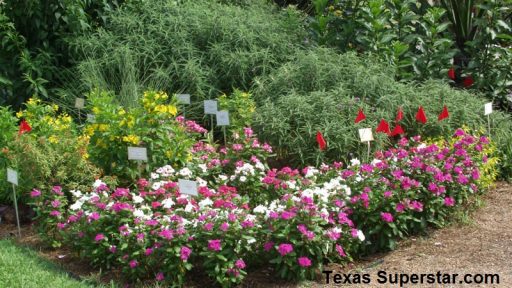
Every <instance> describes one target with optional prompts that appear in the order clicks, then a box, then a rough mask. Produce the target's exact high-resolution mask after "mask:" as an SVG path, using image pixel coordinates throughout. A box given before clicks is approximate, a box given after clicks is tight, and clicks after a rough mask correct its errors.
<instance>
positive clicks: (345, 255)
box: [31, 128, 494, 286]
mask: <svg viewBox="0 0 512 288" xmlns="http://www.w3.org/2000/svg"><path fill="white" fill-rule="evenodd" d="M488 144H489V141H488V140H487V139H486V138H485V137H475V136H472V135H469V134H467V133H465V132H464V131H463V130H461V129H459V130H457V131H456V133H455V135H454V138H453V140H452V141H450V142H442V143H438V144H428V145H427V144H425V143H423V142H421V139H420V137H413V138H410V139H405V138H403V139H401V140H400V141H399V142H398V144H397V145H396V147H394V148H392V149H389V150H387V151H383V152H378V153H376V158H375V159H374V160H373V161H372V162H371V163H363V164H362V163H360V162H359V161H358V160H357V159H353V160H352V161H351V163H350V165H349V166H348V167H345V168H344V167H343V165H342V164H341V163H333V164H332V165H322V166H321V167H318V168H315V167H306V168H304V169H301V170H298V169H292V168H289V167H285V168H282V169H279V170H278V169H270V168H268V165H267V164H266V158H267V157H268V155H269V153H271V151H272V148H271V147H270V146H268V145H266V144H261V143H260V142H259V141H258V139H257V138H255V137H254V135H252V130H251V129H249V128H246V129H244V133H242V135H238V134H235V135H234V140H233V143H230V144H229V145H227V146H226V147H222V148H220V149H219V148H216V147H214V146H213V145H211V144H208V143H207V142H197V143H196V144H195V145H193V148H192V150H191V153H192V160H191V161H190V162H189V163H188V164H187V165H186V166H185V167H183V168H181V169H177V168H175V167H172V166H164V167H161V168H158V169H156V170H155V171H154V173H152V174H151V178H150V179H139V180H138V182H137V183H136V188H132V189H127V188H120V187H118V188H115V187H109V186H108V185H107V184H106V183H104V182H102V181H101V180H97V181H96V182H95V184H94V185H93V187H92V188H91V190H90V191H77V190H74V191H66V193H67V192H69V195H68V196H66V195H67V194H65V193H64V192H63V191H62V189H61V188H60V187H54V188H53V190H52V191H50V192H40V191H37V190H34V191H32V193H31V196H32V197H33V198H32V199H33V202H34V205H35V209H36V211H37V212H38V215H39V221H38V223H39V225H40V226H41V227H44V230H45V233H46V234H47V235H52V237H54V239H56V240H58V241H60V242H61V243H62V244H64V245H68V246H70V247H73V248H74V249H76V250H77V251H79V253H81V254H82V255H83V256H84V257H86V258H88V259H90V261H91V263H92V264H94V265H96V266H98V267H104V268H112V267H119V268H121V269H122V271H123V274H124V275H126V276H127V277H128V278H129V279H130V280H131V281H136V280H140V279H145V278H148V277H154V278H155V279H156V281H166V282H167V283H172V284H173V285H176V286H179V285H181V284H182V283H183V282H184V281H185V279H186V276H187V273H189V271H190V270H191V269H192V268H194V267H195V268H198V269H202V270H203V271H205V272H206V273H207V274H208V275H209V276H210V277H211V278H212V279H213V280H215V281H216V282H218V283H219V284H221V285H222V286H230V285H231V284H235V283H239V282H240V281H241V280H242V279H243V278H244V276H245V275H246V271H247V269H248V268H249V267H252V266H255V265H259V264H262V263H269V264H271V265H273V266H274V267H275V273H276V275H277V276H279V277H282V278H287V279H304V278H312V277H314V274H315V272H317V271H318V270H319V269H321V267H322V265H323V264H324V262H326V261H338V262H339V261H350V260H351V259H352V258H353V257H357V256H358V255H360V253H365V252H368V251H375V250H382V249H388V248H391V249H392V248H394V246H395V241H396V240H397V239H400V238H402V237H405V236H406V235H408V234H412V233H418V232H420V231H424V230H425V228H426V227H427V226H428V225H443V223H445V222H446V221H449V220H450V219H451V216H452V215H453V213H454V212H456V211H457V210H458V209H464V208H465V206H466V205H467V204H468V203H469V202H470V200H471V198H472V195H474V194H475V193H477V192H478V191H479V189H480V188H482V187H481V186H482V185H483V184H482V183H484V182H482V181H481V180H482V179H481V178H482V176H486V175H480V174H481V171H488V170H489V169H490V168H491V169H492V167H490V168H489V167H487V166H489V165H491V166H492V165H494V162H493V161H487V158H486V157H487V156H486V155H485V150H486V148H487V146H488ZM178 179H191V180H195V181H197V182H198V184H199V188H198V192H199V195H198V196H195V197H193V196H188V195H185V194H181V193H180V191H179V189H178V184H177V182H178ZM68 200H70V201H68Z"/></svg>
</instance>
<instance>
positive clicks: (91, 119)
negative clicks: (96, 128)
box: [87, 114, 96, 123]
mask: <svg viewBox="0 0 512 288" xmlns="http://www.w3.org/2000/svg"><path fill="white" fill-rule="evenodd" d="M87 122H89V123H96V116H94V114H87Z"/></svg>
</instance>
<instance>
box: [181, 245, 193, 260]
mask: <svg viewBox="0 0 512 288" xmlns="http://www.w3.org/2000/svg"><path fill="white" fill-rule="evenodd" d="M190 254H192V249H190V248H188V247H187V246H181V249H180V258H181V260H183V261H187V260H188V257H190Z"/></svg>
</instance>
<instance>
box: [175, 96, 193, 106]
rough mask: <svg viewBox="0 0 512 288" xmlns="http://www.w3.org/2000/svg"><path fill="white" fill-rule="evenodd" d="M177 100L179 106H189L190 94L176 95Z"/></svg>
mask: <svg viewBox="0 0 512 288" xmlns="http://www.w3.org/2000/svg"><path fill="white" fill-rule="evenodd" d="M177 98H178V103H180V104H187V105H189V104H190V94H178V95H177Z"/></svg>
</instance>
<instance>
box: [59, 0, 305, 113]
mask: <svg viewBox="0 0 512 288" xmlns="http://www.w3.org/2000/svg"><path fill="white" fill-rule="evenodd" d="M220 2H221V1H204V0H202V1H179V2H176V1H166V0H161V1H156V2H155V1H153V2H147V1H136V2H134V3H133V4H130V5H128V4H127V5H125V7H124V9H120V10H118V11H117V12H116V13H114V14H113V15H112V16H111V17H110V18H109V25H108V26H107V27H105V29H100V30H98V31H97V32H96V33H92V34H90V35H85V36H84V37H82V38H80V39H77V40H76V41H75V42H74V49H75V51H77V53H78V55H77V57H78V58H80V59H83V61H81V62H80V63H79V64H78V67H77V70H78V71H80V77H79V79H76V80H77V81H76V82H73V85H75V86H81V87H84V90H86V89H88V88H90V87H98V88H100V89H104V90H108V91H113V92H114V93H115V95H117V96H118V97H119V99H125V101H122V104H124V105H125V106H130V105H132V104H131V103H130V102H134V99H137V98H138V97H139V96H140V95H141V92H142V91H144V90H145V89H146V88H147V89H156V90H162V91H178V92H183V91H184V92H185V93H190V94H191V95H192V98H193V100H194V101H198V100H203V99H209V98H214V97H217V96H218V95H219V94H221V93H228V94H229V93H231V91H233V88H238V89H242V90H248V89H249V88H250V86H251V84H252V81H253V78H254V77H255V76H257V75H262V74H267V73H268V72H269V71H270V70H271V69H272V68H273V67H275V66H277V65H279V63H281V62H283V61H286V59H288V58H289V54H290V51H293V50H294V48H295V47H296V46H300V45H301V43H302V41H303V39H304V37H305V30H304V29H303V28H302V23H301V21H302V19H301V18H300V17H299V13H297V12H296V11H294V10H292V9H285V10H282V11H281V10H277V9H276V7H274V6H272V5H268V3H267V2H265V1H250V3H248V4H247V5H242V6H239V5H237V4H229V3H220ZM224 2H229V1H224ZM71 88H72V86H71V87H70V89H69V91H71V92H72V91H75V90H74V89H71ZM73 96H75V95H73ZM194 108H195V109H194ZM200 108H202V107H198V106H197V107H196V106H192V107H191V111H192V112H194V111H195V112H196V114H195V115H196V116H198V115H197V112H198V111H200ZM191 115H192V114H191Z"/></svg>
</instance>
